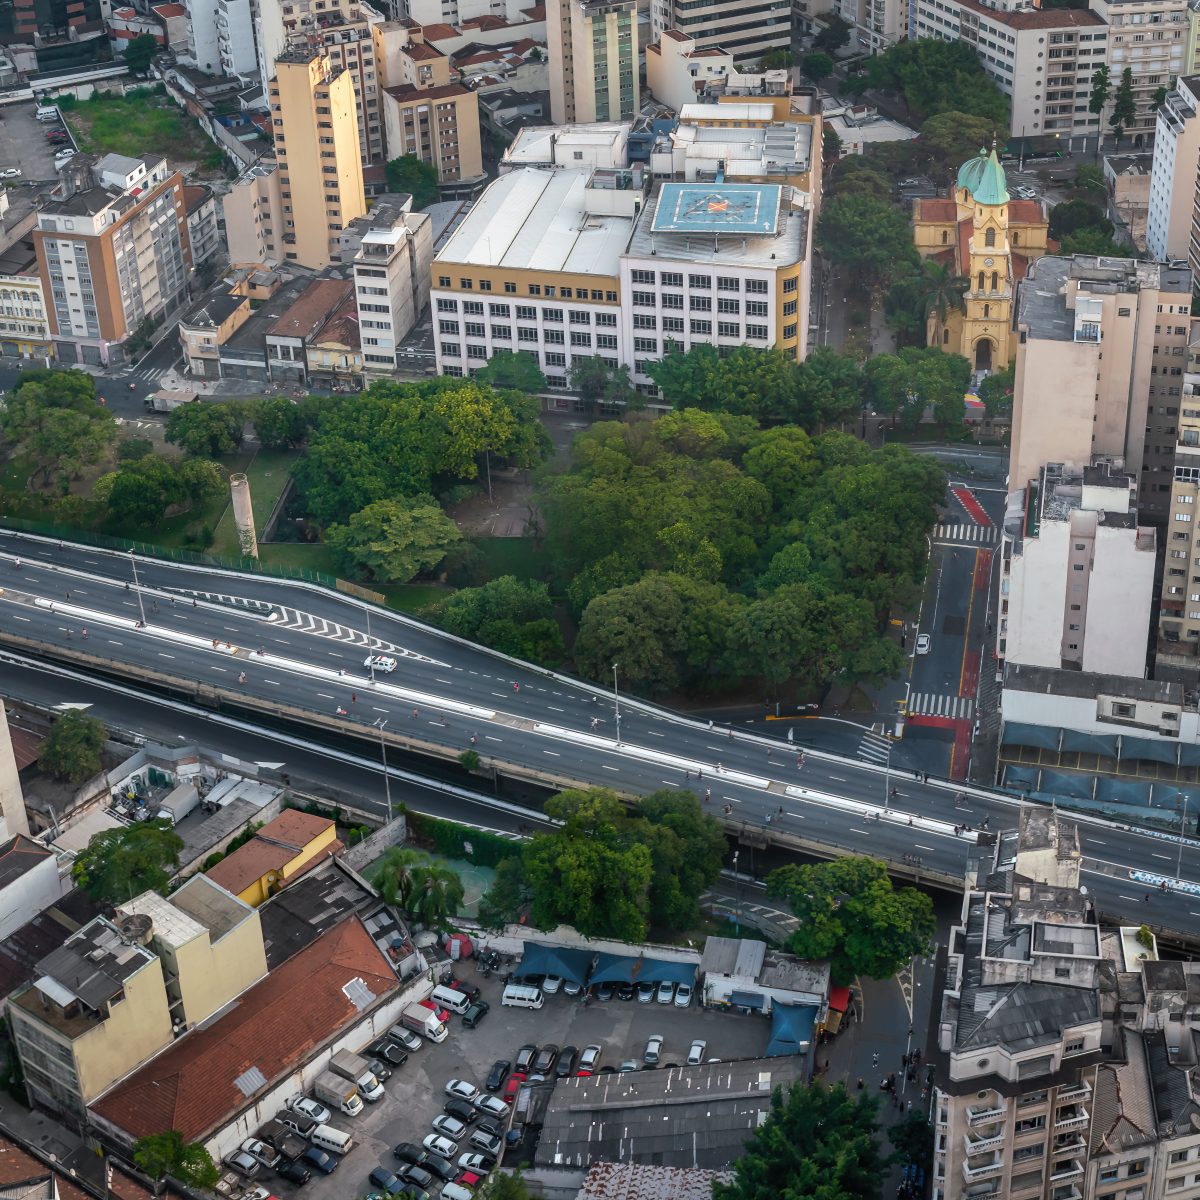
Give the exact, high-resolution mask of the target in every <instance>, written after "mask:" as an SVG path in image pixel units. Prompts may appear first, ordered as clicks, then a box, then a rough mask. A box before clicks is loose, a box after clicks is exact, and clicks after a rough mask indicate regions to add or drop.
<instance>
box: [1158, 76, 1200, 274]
mask: <svg viewBox="0 0 1200 1200" xmlns="http://www.w3.org/2000/svg"><path fill="white" fill-rule="evenodd" d="M1198 99H1200V77H1197V76H1194V75H1193V76H1185V77H1183V78H1181V79H1178V80H1176V81H1175V86H1174V88H1172V89H1171V91H1170V92H1169V93H1168V94H1167V98H1166V100H1164V101H1163V103H1162V104H1161V105H1160V106H1159V109H1158V121H1157V124H1156V126H1155V132H1154V160H1153V163H1152V165H1151V168H1150V198H1149V204H1148V206H1147V210H1146V249H1147V250H1149V252H1150V255H1151V257H1153V258H1156V259H1158V260H1159V261H1160V262H1165V261H1167V260H1168V259H1177V258H1187V257H1188V250H1189V246H1190V244H1191V238H1192V219H1193V214H1194V213H1195V209H1196V186H1197V181H1198V179H1200V114H1198V113H1197V100H1198Z"/></svg>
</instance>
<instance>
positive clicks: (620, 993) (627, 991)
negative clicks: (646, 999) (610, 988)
mask: <svg viewBox="0 0 1200 1200" xmlns="http://www.w3.org/2000/svg"><path fill="white" fill-rule="evenodd" d="M634 994H635V991H634V986H633V984H632V983H621V984H618V985H617V999H618V1000H632V999H633V997H634Z"/></svg>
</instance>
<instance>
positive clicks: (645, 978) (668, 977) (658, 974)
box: [638, 958, 696, 983]
mask: <svg viewBox="0 0 1200 1200" xmlns="http://www.w3.org/2000/svg"><path fill="white" fill-rule="evenodd" d="M638 978H639V979H640V980H642V982H644V983H695V982H696V964H695V963H689V962H671V961H670V960H668V959H661V958H643V959H642V969H641V971H640V972H639V973H638Z"/></svg>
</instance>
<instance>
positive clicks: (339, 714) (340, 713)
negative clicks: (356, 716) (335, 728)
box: [337, 704, 347, 717]
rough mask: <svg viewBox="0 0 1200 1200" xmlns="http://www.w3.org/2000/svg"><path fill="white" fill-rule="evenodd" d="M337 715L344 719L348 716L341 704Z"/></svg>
mask: <svg viewBox="0 0 1200 1200" xmlns="http://www.w3.org/2000/svg"><path fill="white" fill-rule="evenodd" d="M337 715H338V716H339V717H344V716H346V715H347V713H346V710H345V709H344V708H343V707H342V706H341V705H340V704H339V705H338V706H337Z"/></svg>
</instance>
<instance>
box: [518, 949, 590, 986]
mask: <svg viewBox="0 0 1200 1200" xmlns="http://www.w3.org/2000/svg"><path fill="white" fill-rule="evenodd" d="M595 957H596V954H595V951H593V950H577V949H575V948H574V947H572V946H548V945H546V944H545V943H544V942H526V943H525V944H524V946H523V947H522V952H521V961H520V963H519V964H518V966H517V969H516V970H515V971H514V972H513V974H514V975H516V976H521V975H560V976H562V978H563V979H566V980H569V981H570V982H571V983H577V984H579V985H580V987H582V986H583V984H584V983H586V982H587V977H588V970H589V969H590V967H591V965H592V959H593V958H595Z"/></svg>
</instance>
